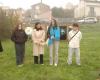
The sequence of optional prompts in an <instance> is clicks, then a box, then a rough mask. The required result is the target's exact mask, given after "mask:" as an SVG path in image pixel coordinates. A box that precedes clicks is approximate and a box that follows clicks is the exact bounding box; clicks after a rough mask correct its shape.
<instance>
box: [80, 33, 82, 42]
mask: <svg viewBox="0 0 100 80" xmlns="http://www.w3.org/2000/svg"><path fill="white" fill-rule="evenodd" d="M81 39H82V33H81V32H80V40H81Z"/></svg>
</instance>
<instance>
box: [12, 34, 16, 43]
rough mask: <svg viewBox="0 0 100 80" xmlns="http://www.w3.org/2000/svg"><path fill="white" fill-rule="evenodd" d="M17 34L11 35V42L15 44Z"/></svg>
mask: <svg viewBox="0 0 100 80" xmlns="http://www.w3.org/2000/svg"><path fill="white" fill-rule="evenodd" d="M15 37H16V36H15V32H12V35H11V40H12V41H13V42H15V41H16V39H15Z"/></svg>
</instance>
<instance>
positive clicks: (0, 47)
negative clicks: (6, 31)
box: [0, 41, 3, 52]
mask: <svg viewBox="0 0 100 80" xmlns="http://www.w3.org/2000/svg"><path fill="white" fill-rule="evenodd" d="M2 51H3V48H2V44H1V41H0V52H2Z"/></svg>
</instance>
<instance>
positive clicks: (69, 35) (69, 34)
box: [68, 31, 71, 41]
mask: <svg viewBox="0 0 100 80" xmlns="http://www.w3.org/2000/svg"><path fill="white" fill-rule="evenodd" d="M70 39H71V31H70V32H69V33H68V41H70Z"/></svg>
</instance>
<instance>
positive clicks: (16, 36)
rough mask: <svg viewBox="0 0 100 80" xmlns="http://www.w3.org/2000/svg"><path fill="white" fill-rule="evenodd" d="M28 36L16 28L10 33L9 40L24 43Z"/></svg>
mask: <svg viewBox="0 0 100 80" xmlns="http://www.w3.org/2000/svg"><path fill="white" fill-rule="evenodd" d="M27 38H28V36H27V35H26V33H25V31H24V30H16V31H14V32H13V33H12V36H11V40H12V41H13V42H15V43H19V44H22V43H25V42H26V41H27Z"/></svg>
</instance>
